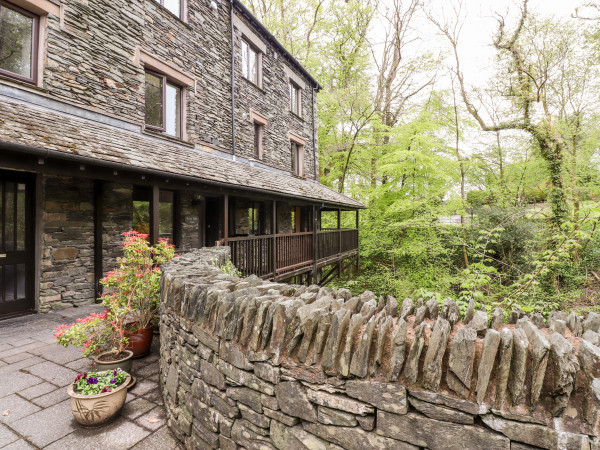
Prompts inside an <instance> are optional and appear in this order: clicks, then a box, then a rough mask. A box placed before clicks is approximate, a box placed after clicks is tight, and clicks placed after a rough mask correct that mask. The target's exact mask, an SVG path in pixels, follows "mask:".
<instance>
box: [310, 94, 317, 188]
mask: <svg viewBox="0 0 600 450" xmlns="http://www.w3.org/2000/svg"><path fill="white" fill-rule="evenodd" d="M311 93H312V102H311V107H312V147H313V169H314V172H315V181H317V182H318V180H319V178H318V176H317V138H316V123H315V88H314V87H313V88H312V89H311Z"/></svg>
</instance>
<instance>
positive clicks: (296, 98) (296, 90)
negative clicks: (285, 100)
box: [289, 81, 302, 116]
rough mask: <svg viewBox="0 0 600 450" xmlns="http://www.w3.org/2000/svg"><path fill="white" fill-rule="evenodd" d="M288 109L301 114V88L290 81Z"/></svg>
mask: <svg viewBox="0 0 600 450" xmlns="http://www.w3.org/2000/svg"><path fill="white" fill-rule="evenodd" d="M289 84H290V111H292V112H293V113H294V114H296V115H297V116H301V115H302V89H301V88H300V86H298V85H297V84H296V83H294V82H292V81H290V83H289Z"/></svg>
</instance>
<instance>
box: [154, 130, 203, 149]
mask: <svg viewBox="0 0 600 450" xmlns="http://www.w3.org/2000/svg"><path fill="white" fill-rule="evenodd" d="M142 133H143V134H147V135H150V136H154V137H158V138H162V139H165V140H167V141H171V142H175V143H177V144H182V145H185V146H186V147H191V148H194V144H192V143H191V142H189V141H186V140H183V139H182V138H179V137H177V136H171V135H168V134H165V133H161V132H160V131H154V130H150V129H148V128H146V127H143V128H142Z"/></svg>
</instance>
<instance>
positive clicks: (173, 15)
mask: <svg viewBox="0 0 600 450" xmlns="http://www.w3.org/2000/svg"><path fill="white" fill-rule="evenodd" d="M147 1H150V2H152V3H154V4H155V5H156V6H157V7H158V10H159V11H162V12H163V13H164V14H167V15H168V16H169V18H171V19H175V20H176V21H177V22H179V23H180V24H181V25H183V26H185V27H186V28H188V29H189V30H191V29H192V26H191V25H190V24H189V23H187V22H186V21H185V20H183V19H182V18H181V17H177V16H176V15H175V14H173V13H172V12H171V11H169V10H168V9H167V8H166V7H165V6H163V5H161V4H160V3H159V2H157V1H156V0H147ZM182 1H183V0H182Z"/></svg>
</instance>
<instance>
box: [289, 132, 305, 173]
mask: <svg viewBox="0 0 600 450" xmlns="http://www.w3.org/2000/svg"><path fill="white" fill-rule="evenodd" d="M291 147H292V173H293V174H294V175H298V176H299V177H303V176H304V146H303V145H301V144H299V143H297V142H294V141H292V143H291Z"/></svg>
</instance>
